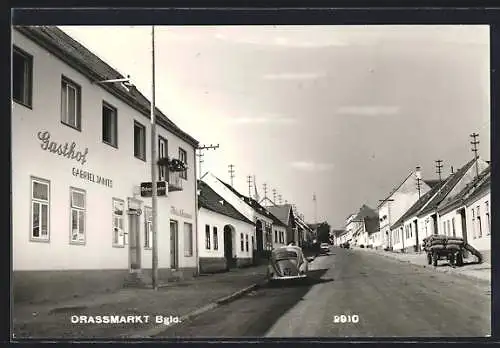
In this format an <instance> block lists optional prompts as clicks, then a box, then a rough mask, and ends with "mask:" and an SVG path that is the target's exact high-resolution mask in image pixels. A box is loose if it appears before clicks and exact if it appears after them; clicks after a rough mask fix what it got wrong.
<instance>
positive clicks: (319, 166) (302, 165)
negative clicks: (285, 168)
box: [291, 161, 334, 172]
mask: <svg viewBox="0 0 500 348" xmlns="http://www.w3.org/2000/svg"><path fill="white" fill-rule="evenodd" d="M291 166H292V167H294V168H295V169H298V170H304V171H310V172H317V171H327V170H331V169H333V168H334V165H333V163H315V162H308V161H297V162H292V163H291Z"/></svg>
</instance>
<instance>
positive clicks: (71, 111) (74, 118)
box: [61, 76, 82, 130]
mask: <svg viewBox="0 0 500 348" xmlns="http://www.w3.org/2000/svg"><path fill="white" fill-rule="evenodd" d="M81 94H82V89H81V87H80V86H79V85H77V84H76V83H74V82H73V81H71V80H70V79H68V78H66V77H64V76H63V77H62V79H61V122H62V123H64V124H65V125H68V126H70V127H73V128H75V129H77V130H82V113H81V100H82V97H81Z"/></svg>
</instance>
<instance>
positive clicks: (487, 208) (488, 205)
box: [484, 201, 491, 236]
mask: <svg viewBox="0 0 500 348" xmlns="http://www.w3.org/2000/svg"><path fill="white" fill-rule="evenodd" d="M484 205H485V209H484V211H485V213H484V214H485V215H486V223H487V224H486V226H488V229H487V230H486V235H487V236H489V235H490V233H491V232H490V231H491V220H490V204H489V201H485V202H484Z"/></svg>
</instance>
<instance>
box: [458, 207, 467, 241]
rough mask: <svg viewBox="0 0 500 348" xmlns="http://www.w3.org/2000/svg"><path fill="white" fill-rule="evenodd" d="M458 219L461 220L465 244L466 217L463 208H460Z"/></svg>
mask: <svg viewBox="0 0 500 348" xmlns="http://www.w3.org/2000/svg"><path fill="white" fill-rule="evenodd" d="M459 214H460V220H461V222H462V238H463V239H464V243H465V244H467V219H466V217H465V208H462V209H460V211H459Z"/></svg>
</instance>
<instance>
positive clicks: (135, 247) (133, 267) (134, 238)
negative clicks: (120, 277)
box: [128, 213, 141, 272]
mask: <svg viewBox="0 0 500 348" xmlns="http://www.w3.org/2000/svg"><path fill="white" fill-rule="evenodd" d="M139 226H140V225H139V215H137V214H136V213H130V214H129V215H128V230H129V260H130V271H131V272H137V271H139V270H140V269H141V240H140V239H141V234H140V233H139Z"/></svg>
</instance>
